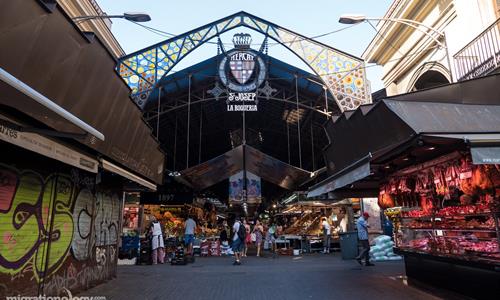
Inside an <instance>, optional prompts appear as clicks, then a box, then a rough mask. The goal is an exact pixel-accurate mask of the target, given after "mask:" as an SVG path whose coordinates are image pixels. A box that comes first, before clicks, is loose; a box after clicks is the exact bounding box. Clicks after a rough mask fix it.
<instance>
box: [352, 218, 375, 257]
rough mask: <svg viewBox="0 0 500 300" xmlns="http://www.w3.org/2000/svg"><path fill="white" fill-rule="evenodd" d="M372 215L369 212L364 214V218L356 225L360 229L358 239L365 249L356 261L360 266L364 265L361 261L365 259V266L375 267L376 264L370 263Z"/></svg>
mask: <svg viewBox="0 0 500 300" xmlns="http://www.w3.org/2000/svg"><path fill="white" fill-rule="evenodd" d="M369 217H370V215H369V214H368V213H367V212H364V213H363V216H361V217H359V219H358V222H357V223H356V228H357V229H358V239H359V241H360V243H361V246H362V247H363V250H361V252H360V253H359V255H358V256H357V257H356V260H357V261H358V263H359V264H360V265H363V264H362V262H361V260H362V259H363V257H364V258H365V266H374V264H372V263H370V242H369V241H368V228H369V227H370V225H368V218H369Z"/></svg>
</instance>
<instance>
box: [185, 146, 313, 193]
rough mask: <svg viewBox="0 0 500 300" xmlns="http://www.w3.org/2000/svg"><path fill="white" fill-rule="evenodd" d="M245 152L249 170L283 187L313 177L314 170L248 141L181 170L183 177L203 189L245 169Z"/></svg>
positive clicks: (297, 185)
mask: <svg viewBox="0 0 500 300" xmlns="http://www.w3.org/2000/svg"><path fill="white" fill-rule="evenodd" d="M243 155H245V160H246V169H247V171H249V172H252V173H253V174H255V175H257V176H259V177H261V178H262V179H264V180H267V181H269V182H271V183H274V184H276V185H278V186H280V187H282V188H285V189H289V190H293V189H295V188H297V187H299V186H300V185H301V184H302V183H304V182H305V181H307V180H308V179H309V178H310V177H311V172H308V171H306V170H302V169H300V168H297V167H294V166H292V165H289V164H287V163H284V162H282V161H280V160H278V159H276V158H274V157H272V156H270V155H267V154H265V153H263V152H261V151H259V150H257V149H255V148H253V147H250V146H248V145H241V146H238V147H236V148H234V149H232V150H229V151H228V152H226V153H225V154H223V155H220V156H218V157H216V158H213V159H211V160H209V161H206V162H204V163H202V164H199V165H197V166H195V167H192V168H189V169H186V170H184V171H181V172H180V174H181V178H182V179H184V180H185V181H187V182H188V183H189V185H190V186H192V187H194V188H195V189H196V190H203V189H205V188H208V187H210V186H212V185H214V184H217V183H219V182H221V181H223V180H225V179H227V178H229V177H230V176H232V175H234V174H236V173H238V172H240V171H242V170H243Z"/></svg>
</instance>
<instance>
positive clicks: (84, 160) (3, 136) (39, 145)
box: [0, 117, 98, 173]
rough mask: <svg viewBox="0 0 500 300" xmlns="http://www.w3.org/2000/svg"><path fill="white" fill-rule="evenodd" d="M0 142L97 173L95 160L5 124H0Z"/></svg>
mask: <svg viewBox="0 0 500 300" xmlns="http://www.w3.org/2000/svg"><path fill="white" fill-rule="evenodd" d="M2 119H7V120H8V121H10V122H13V121H12V120H9V119H8V118H6V117H2ZM13 123H14V122H13ZM0 140H3V141H5V142H7V143H11V144H13V145H16V146H18V147H21V148H24V149H27V150H30V151H33V152H36V153H38V154H40V155H44V156H46V157H49V158H52V159H55V160H58V161H61V162H63V163H65V164H68V165H71V166H74V167H77V168H80V169H83V170H85V171H89V172H92V173H97V167H98V162H97V160H95V159H93V158H91V157H89V156H87V155H84V154H82V153H80V152H77V151H75V150H73V149H71V148H69V147H66V146H63V145H61V144H59V143H56V142H54V141H53V140H50V139H48V138H46V137H43V136H41V135H39V134H36V133H30V132H20V131H17V130H15V129H13V128H11V127H9V126H7V125H5V124H0Z"/></svg>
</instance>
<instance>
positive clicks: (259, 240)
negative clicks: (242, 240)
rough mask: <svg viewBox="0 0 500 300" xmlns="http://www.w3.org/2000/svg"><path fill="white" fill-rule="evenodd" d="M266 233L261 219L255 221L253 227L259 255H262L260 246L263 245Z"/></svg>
mask: <svg viewBox="0 0 500 300" xmlns="http://www.w3.org/2000/svg"><path fill="white" fill-rule="evenodd" d="M263 233H264V228H263V227H262V224H260V222H259V220H257V221H256V222H255V226H254V227H253V234H255V245H256V247H257V256H258V257H259V256H260V248H261V246H262V236H263Z"/></svg>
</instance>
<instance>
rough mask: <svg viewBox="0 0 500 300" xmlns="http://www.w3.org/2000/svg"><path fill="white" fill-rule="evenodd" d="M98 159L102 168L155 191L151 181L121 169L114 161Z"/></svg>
mask: <svg viewBox="0 0 500 300" xmlns="http://www.w3.org/2000/svg"><path fill="white" fill-rule="evenodd" d="M100 161H101V166H102V168H103V169H104V170H106V171H109V172H112V173H115V174H118V175H120V176H122V177H125V178H127V179H129V180H131V181H133V182H135V183H138V184H140V185H142V186H144V187H147V188H148V189H150V190H152V191H155V192H156V190H157V186H156V184H154V183H151V182H149V181H148V180H146V179H143V178H141V177H139V176H137V175H135V174H133V173H131V172H129V171H127V170H125V169H123V168H122V167H119V166H117V165H115V164H114V163H112V162H110V161H108V160H106V159H104V158H101V159H100Z"/></svg>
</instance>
